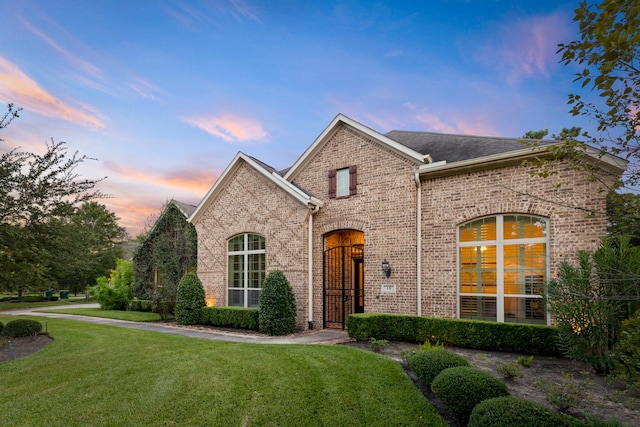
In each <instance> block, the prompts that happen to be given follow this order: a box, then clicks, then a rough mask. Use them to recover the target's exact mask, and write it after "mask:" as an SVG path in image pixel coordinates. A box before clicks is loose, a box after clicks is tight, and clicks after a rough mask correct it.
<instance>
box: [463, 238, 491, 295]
mask: <svg viewBox="0 0 640 427" xmlns="http://www.w3.org/2000/svg"><path fill="white" fill-rule="evenodd" d="M496 284H497V277H496V247H495V246H472V247H461V248H460V292H462V293H485V294H495V293H496Z"/></svg>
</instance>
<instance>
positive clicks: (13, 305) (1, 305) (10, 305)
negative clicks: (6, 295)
mask: <svg viewBox="0 0 640 427" xmlns="http://www.w3.org/2000/svg"><path fill="white" fill-rule="evenodd" d="M90 302H95V301H93V300H87V299H86V298H70V299H68V300H58V301H42V302H0V313H2V309H9V310H11V309H20V308H34V307H54V306H61V305H68V304H83V303H90Z"/></svg>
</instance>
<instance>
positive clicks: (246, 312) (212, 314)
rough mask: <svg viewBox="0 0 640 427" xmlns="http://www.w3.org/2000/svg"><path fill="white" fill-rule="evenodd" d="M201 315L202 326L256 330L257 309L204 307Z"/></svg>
mask: <svg viewBox="0 0 640 427" xmlns="http://www.w3.org/2000/svg"><path fill="white" fill-rule="evenodd" d="M201 313H202V317H201V318H200V323H202V324H203V325H212V326H221V327H229V328H237V329H251V330H256V331H257V330H258V309H257V308H240V307H204V308H203V309H202V310H201Z"/></svg>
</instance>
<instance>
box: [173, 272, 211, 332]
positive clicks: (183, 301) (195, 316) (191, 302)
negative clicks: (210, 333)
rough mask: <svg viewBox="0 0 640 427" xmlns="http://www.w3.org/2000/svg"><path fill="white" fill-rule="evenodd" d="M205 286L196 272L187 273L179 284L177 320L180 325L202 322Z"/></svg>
mask: <svg viewBox="0 0 640 427" xmlns="http://www.w3.org/2000/svg"><path fill="white" fill-rule="evenodd" d="M206 305H207V303H206V302H205V295H204V288H203V287H202V282H201V281H200V279H199V278H198V276H197V275H196V273H187V274H185V275H184V276H183V277H182V279H180V283H179V284H178V292H177V294H176V311H175V315H176V322H177V323H178V324H179V325H195V324H196V323H199V322H200V317H201V311H202V308H203V307H205V306H206Z"/></svg>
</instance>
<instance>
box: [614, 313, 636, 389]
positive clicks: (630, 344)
mask: <svg viewBox="0 0 640 427" xmlns="http://www.w3.org/2000/svg"><path fill="white" fill-rule="evenodd" d="M611 359H612V360H613V364H614V366H615V371H616V373H617V374H618V375H619V376H620V377H621V378H622V379H624V381H625V382H627V383H628V384H639V385H640V310H638V311H636V312H635V314H634V315H633V316H631V317H630V318H629V319H627V320H625V321H624V322H622V331H621V332H620V336H619V337H618V342H617V343H616V345H615V346H614V347H613V351H612V352H611Z"/></svg>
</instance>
